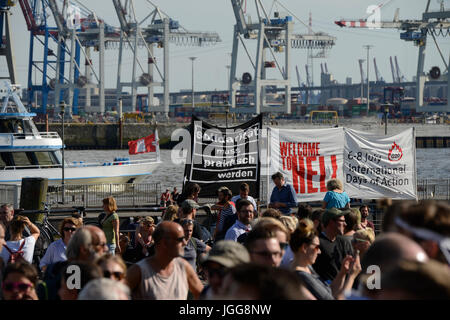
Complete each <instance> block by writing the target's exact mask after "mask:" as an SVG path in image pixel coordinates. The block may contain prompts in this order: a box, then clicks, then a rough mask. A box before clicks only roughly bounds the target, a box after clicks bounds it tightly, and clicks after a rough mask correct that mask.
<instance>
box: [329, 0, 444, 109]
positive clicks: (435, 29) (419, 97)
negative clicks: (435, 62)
mask: <svg viewBox="0 0 450 320" xmlns="http://www.w3.org/2000/svg"><path fill="white" fill-rule="evenodd" d="M430 3H431V0H427V2H426V7H425V11H424V12H423V13H422V19H408V20H400V19H399V18H398V12H399V11H398V9H397V11H396V13H395V16H394V19H393V21H374V20H373V19H368V18H365V19H360V20H345V19H341V20H338V21H335V24H337V25H338V26H340V27H348V28H371V29H377V28H390V29H398V30H402V33H400V39H401V40H404V41H408V42H412V43H414V44H415V45H416V46H418V47H419V59H418V64H417V76H416V109H419V108H421V107H423V100H424V99H423V96H424V87H425V82H426V81H427V80H428V79H429V78H431V79H433V80H435V79H436V78H438V77H440V75H441V72H440V70H439V72H437V69H434V70H436V71H434V72H431V71H430V73H429V74H426V73H425V72H424V64H425V49H426V45H427V38H428V36H431V37H432V39H433V42H434V43H435V45H436V48H437V50H438V52H439V54H440V56H441V59H442V61H443V63H444V65H445V67H446V70H448V65H449V63H450V61H449V62H447V60H446V58H444V55H443V54H442V51H441V48H440V47H439V45H438V43H437V40H436V37H437V36H443V37H448V36H450V11H449V10H446V9H445V7H444V1H441V6H440V10H439V11H435V12H432V11H430ZM391 67H392V64H391ZM435 68H437V67H435ZM432 70H433V69H432ZM447 81H448V88H447V90H448V96H450V77H448V76H447ZM448 108H450V106H448Z"/></svg>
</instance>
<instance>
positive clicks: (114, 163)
mask: <svg viewBox="0 0 450 320" xmlns="http://www.w3.org/2000/svg"><path fill="white" fill-rule="evenodd" d="M157 162H159V161H158V159H157V158H156V156H155V157H154V158H148V159H136V160H120V161H106V162H84V161H73V162H66V165H65V168H78V167H104V166H133V165H142V164H153V163H157ZM61 167H62V165H61V164H46V165H21V166H4V167H0V170H23V169H52V168H61Z"/></svg>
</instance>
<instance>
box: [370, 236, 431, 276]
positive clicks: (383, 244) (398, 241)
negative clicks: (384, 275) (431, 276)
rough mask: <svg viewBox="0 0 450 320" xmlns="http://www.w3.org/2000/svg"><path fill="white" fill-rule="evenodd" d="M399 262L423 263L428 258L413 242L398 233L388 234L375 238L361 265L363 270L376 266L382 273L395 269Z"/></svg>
mask: <svg viewBox="0 0 450 320" xmlns="http://www.w3.org/2000/svg"><path fill="white" fill-rule="evenodd" d="M401 260H411V261H417V262H425V261H427V260H428V256H427V254H426V253H425V251H424V250H423V249H422V247H421V246H420V245H419V244H417V243H416V242H415V241H413V240H411V239H409V238H408V237H406V236H404V235H401V234H399V233H394V232H388V233H385V234H382V235H380V236H379V237H377V239H376V240H375V242H374V243H373V244H372V246H370V248H369V250H367V252H366V254H365V255H364V257H363V259H362V261H361V265H362V268H363V270H365V269H367V267H368V266H370V265H378V266H379V267H380V269H381V271H382V272H383V271H387V270H388V269H391V268H393V267H395V266H396V265H397V264H398V263H399V262H400V261H401Z"/></svg>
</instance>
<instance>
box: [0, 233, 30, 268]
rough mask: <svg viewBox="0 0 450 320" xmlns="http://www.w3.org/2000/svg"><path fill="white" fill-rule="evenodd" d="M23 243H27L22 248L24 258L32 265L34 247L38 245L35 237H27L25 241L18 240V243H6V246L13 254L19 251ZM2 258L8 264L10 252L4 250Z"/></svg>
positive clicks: (1, 254)
mask: <svg viewBox="0 0 450 320" xmlns="http://www.w3.org/2000/svg"><path fill="white" fill-rule="evenodd" d="M23 241H25V245H24V246H23V248H22V251H23V258H24V259H25V260H26V261H27V262H29V263H32V262H33V253H34V246H35V244H36V239H35V238H34V237H33V236H29V237H26V238H25V239H22V240H18V241H6V245H7V246H8V248H9V249H10V250H11V251H12V252H16V251H17V250H19V248H20V245H21V244H22V242H23ZM0 256H1V257H2V259H3V261H4V262H5V263H8V260H9V251H8V250H7V249H6V248H3V250H2V252H1V253H0Z"/></svg>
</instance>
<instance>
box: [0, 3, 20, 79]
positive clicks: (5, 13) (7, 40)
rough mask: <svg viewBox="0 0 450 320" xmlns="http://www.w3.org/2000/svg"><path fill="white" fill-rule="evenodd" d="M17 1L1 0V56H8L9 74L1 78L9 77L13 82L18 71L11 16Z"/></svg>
mask: <svg viewBox="0 0 450 320" xmlns="http://www.w3.org/2000/svg"><path fill="white" fill-rule="evenodd" d="M16 3H17V1H16V0H0V56H4V57H5V58H6V64H7V65H8V76H5V77H1V78H0V79H9V80H10V81H11V83H12V84H15V83H16V80H17V73H16V67H15V65H16V64H15V61H14V50H13V43H12V36H11V24H10V19H9V16H10V14H11V13H10V9H11V7H13V6H15V5H16Z"/></svg>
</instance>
